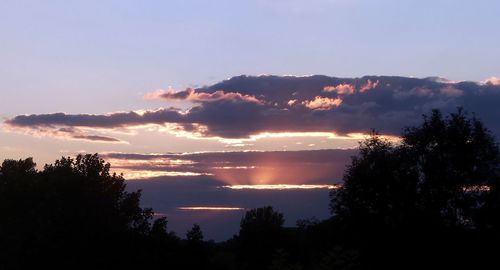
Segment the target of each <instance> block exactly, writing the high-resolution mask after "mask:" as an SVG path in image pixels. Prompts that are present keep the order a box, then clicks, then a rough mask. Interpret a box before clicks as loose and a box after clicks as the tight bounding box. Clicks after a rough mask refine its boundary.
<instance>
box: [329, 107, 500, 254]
mask: <svg viewBox="0 0 500 270" xmlns="http://www.w3.org/2000/svg"><path fill="white" fill-rule="evenodd" d="M499 161H500V154H499V149H498V145H497V143H496V141H495V139H494V137H493V136H492V135H491V133H490V132H489V131H488V130H487V129H486V128H485V127H484V126H483V124H482V122H481V121H479V120H478V119H477V118H475V117H469V116H468V115H467V113H466V112H464V111H463V110H462V109H458V110H457V111H456V112H455V113H452V114H450V115H449V116H447V117H443V116H442V114H441V113H440V112H439V111H437V110H435V111H433V112H432V114H431V115H429V116H424V117H423V122H422V124H421V125H420V126H417V127H411V128H407V129H405V131H404V133H403V135H402V140H401V141H400V142H396V143H394V142H389V141H387V140H384V139H382V138H381V137H380V136H378V135H377V134H373V135H372V136H371V137H370V138H369V139H367V140H366V141H364V142H362V143H361V144H360V148H359V156H357V157H353V159H352V162H351V165H350V166H349V167H348V168H347V170H346V173H345V175H344V184H343V186H342V187H341V188H340V189H338V190H335V191H333V192H332V193H331V205H330V206H331V210H332V213H333V214H334V219H335V220H336V221H337V223H340V224H343V225H344V228H346V230H345V234H346V235H351V236H352V237H351V238H348V239H349V240H350V241H354V242H357V243H360V244H361V245H362V246H364V247H363V248H364V249H365V250H371V253H372V254H379V255H380V253H378V252H379V251H380V252H385V253H387V251H388V250H390V251H391V252H390V253H391V254H392V255H396V256H395V257H398V256H397V254H399V253H398V252H401V254H399V255H401V256H403V255H407V254H411V253H412V252H408V250H407V252H402V250H405V249H408V248H410V247H411V248H412V249H413V251H414V252H413V253H416V252H417V250H419V251H418V252H424V253H422V254H420V256H422V255H423V254H427V255H429V256H434V255H433V254H437V253H438V252H441V255H440V256H437V257H438V258H440V259H443V258H451V257H455V256H466V255H467V254H468V255H471V254H472V253H473V252H476V251H477V250H483V249H480V248H471V247H472V246H475V245H476V246H477V245H479V244H480V243H483V244H484V239H486V238H484V237H483V236H484V234H485V233H486V231H485V229H483V228H488V230H491V231H495V230H496V229H495V228H498V225H497V224H499V223H498V220H499V218H498V217H499V215H500V214H499V213H500V212H496V213H495V211H498V210H500V207H499V205H500V204H498V202H499V201H500V197H499V195H498V194H499V192H498V186H499V181H500V179H499V177H500V170H499V168H500V162H499ZM481 239H482V240H481ZM478 241H479V242H478ZM384 246H386V247H389V249H384V248H383V247H384ZM481 247H484V245H483V246H481ZM465 250H467V252H465ZM413 255H415V254H413ZM447 256H448V257H447ZM373 257H376V256H375V255H373ZM422 257H423V258H428V257H426V256H422ZM469 257H470V256H469ZM421 261H422V260H421Z"/></svg>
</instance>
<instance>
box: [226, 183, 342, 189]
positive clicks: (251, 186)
mask: <svg viewBox="0 0 500 270" xmlns="http://www.w3.org/2000/svg"><path fill="white" fill-rule="evenodd" d="M339 187H340V185H307V184H301V185H292V184H276V185H228V186H222V188H228V189H235V190H242V189H257V190H289V189H338V188H339Z"/></svg>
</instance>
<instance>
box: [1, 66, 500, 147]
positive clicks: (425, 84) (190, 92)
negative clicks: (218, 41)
mask: <svg viewBox="0 0 500 270" xmlns="http://www.w3.org/2000/svg"><path fill="white" fill-rule="evenodd" d="M148 98H158V99H163V100H165V101H168V100H188V101H191V102H193V106H192V107H191V108H190V109H189V110H187V111H181V110H179V109H176V108H164V109H160V110H151V111H146V112H145V113H136V112H125V113H112V114H107V115H90V114H77V115H69V114H64V113H54V114H41V115H20V116H16V117H14V118H12V119H10V120H7V121H6V123H7V124H9V125H11V126H14V127H21V128H30V129H37V128H50V127H61V126H63V127H75V128H78V127H96V128H97V127H99V128H116V127H128V126H137V125H143V124H158V125H164V124H166V123H171V124H177V125H178V128H179V129H182V130H185V131H189V132H196V133H197V134H198V135H200V136H207V137H209V136H218V137H224V138H244V137H248V136H249V135H252V134H258V133H261V132H318V131H321V132H335V133H338V134H348V133H355V132H366V131H368V130H369V129H370V128H375V129H377V130H379V131H381V132H382V133H385V134H399V133H400V132H401V129H402V128H403V127H405V126H409V125H413V124H415V123H417V122H418V121H420V118H421V115H422V114H424V113H428V112H429V111H430V110H431V109H434V108H437V109H441V110H443V111H444V112H450V111H453V110H455V109H456V107H457V106H462V107H464V108H465V109H466V110H467V111H469V112H473V113H475V114H476V115H477V116H478V117H479V118H481V119H482V120H483V121H484V122H485V123H486V125H487V126H488V127H490V128H491V129H492V130H493V132H494V133H496V134H500V122H499V121H497V119H500V118H499V117H500V107H499V106H498V104H499V103H500V85H499V83H498V81H494V80H491V81H489V82H484V83H477V82H456V83H455V82H449V81H446V80H443V79H440V78H423V79H418V78H408V77H389V76H366V77H362V78H335V77H327V76H320V75H316V76H308V77H294V76H284V77H280V76H257V77H254V76H238V77H233V78H231V79H229V80H226V81H223V82H220V83H217V84H215V85H212V86H207V87H203V88H198V89H186V90H184V91H180V92H172V91H170V92H169V91H165V92H157V93H152V94H149V95H148ZM94 139H96V138H94Z"/></svg>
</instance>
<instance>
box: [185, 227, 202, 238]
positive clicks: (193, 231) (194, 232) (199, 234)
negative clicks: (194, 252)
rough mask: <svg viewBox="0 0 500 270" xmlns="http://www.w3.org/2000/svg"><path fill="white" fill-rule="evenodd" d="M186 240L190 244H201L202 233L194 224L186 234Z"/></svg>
mask: <svg viewBox="0 0 500 270" xmlns="http://www.w3.org/2000/svg"><path fill="white" fill-rule="evenodd" d="M186 239H187V240H188V242H191V243H200V242H203V232H202V231H201V227H200V225H198V224H194V225H193V228H191V230H189V231H187V232H186Z"/></svg>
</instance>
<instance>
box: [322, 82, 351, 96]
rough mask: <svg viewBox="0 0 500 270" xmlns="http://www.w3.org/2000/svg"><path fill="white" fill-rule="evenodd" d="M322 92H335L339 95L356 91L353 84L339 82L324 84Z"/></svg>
mask: <svg viewBox="0 0 500 270" xmlns="http://www.w3.org/2000/svg"><path fill="white" fill-rule="evenodd" d="M323 91H324V92H335V93H337V94H339V95H351V94H354V92H355V91H356V87H354V85H350V84H348V83H341V84H339V85H337V86H325V87H323Z"/></svg>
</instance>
